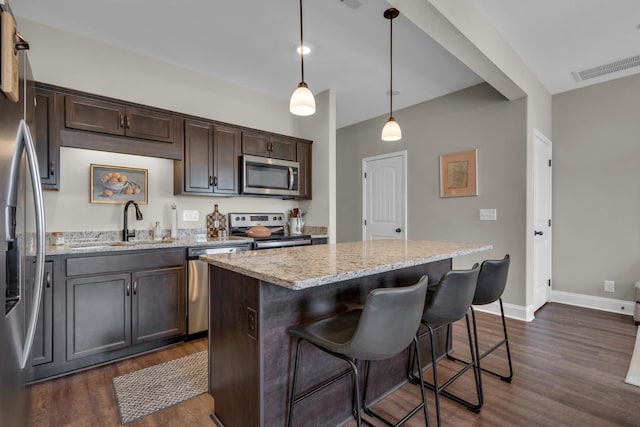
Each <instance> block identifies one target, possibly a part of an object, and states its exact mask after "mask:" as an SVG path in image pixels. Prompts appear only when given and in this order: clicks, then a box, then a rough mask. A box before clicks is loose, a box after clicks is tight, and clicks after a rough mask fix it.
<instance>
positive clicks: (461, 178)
mask: <svg viewBox="0 0 640 427" xmlns="http://www.w3.org/2000/svg"><path fill="white" fill-rule="evenodd" d="M477 162H478V150H477V149H473V150H469V151H461V152H458V153H450V154H443V155H441V156H440V197H443V198H444V197H464V196H477V195H478V168H477Z"/></svg>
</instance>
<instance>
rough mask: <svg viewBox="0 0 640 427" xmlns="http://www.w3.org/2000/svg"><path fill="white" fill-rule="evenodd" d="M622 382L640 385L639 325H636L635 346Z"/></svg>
mask: <svg viewBox="0 0 640 427" xmlns="http://www.w3.org/2000/svg"><path fill="white" fill-rule="evenodd" d="M624 382H625V383H627V384H633V385H636V386H638V387H640V327H638V333H637V336H636V346H635V347H634V348H633V355H632V356H631V362H630V363H629V372H627V378H625V379H624Z"/></svg>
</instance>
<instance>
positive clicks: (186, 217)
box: [182, 209, 200, 221]
mask: <svg viewBox="0 0 640 427" xmlns="http://www.w3.org/2000/svg"><path fill="white" fill-rule="evenodd" d="M199 219H200V212H198V211H188V210H186V209H185V210H183V211H182V220H183V221H198V220H199Z"/></svg>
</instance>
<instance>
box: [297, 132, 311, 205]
mask: <svg viewBox="0 0 640 427" xmlns="http://www.w3.org/2000/svg"><path fill="white" fill-rule="evenodd" d="M296 151H297V155H296V161H297V162H298V163H299V164H300V169H299V173H298V187H299V189H300V195H299V196H298V197H299V198H300V199H310V198H311V143H309V142H298V143H297V144H296Z"/></svg>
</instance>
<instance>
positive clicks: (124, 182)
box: [89, 164, 149, 205]
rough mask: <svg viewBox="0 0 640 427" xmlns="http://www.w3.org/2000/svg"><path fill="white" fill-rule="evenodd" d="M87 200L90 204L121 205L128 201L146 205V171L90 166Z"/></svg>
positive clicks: (119, 167)
mask: <svg viewBox="0 0 640 427" xmlns="http://www.w3.org/2000/svg"><path fill="white" fill-rule="evenodd" d="M90 175H91V177H90V183H89V193H90V195H89V198H90V202H91V203H121V204H125V203H127V202H128V201H129V200H133V201H134V202H136V203H138V204H140V205H146V204H147V202H148V200H147V197H148V194H149V193H148V191H147V185H148V171H147V169H135V168H127V167H122V166H107V165H96V164H91V174H90Z"/></svg>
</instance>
